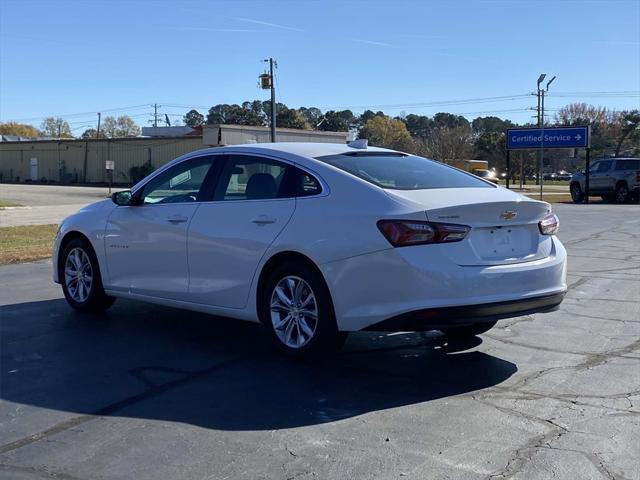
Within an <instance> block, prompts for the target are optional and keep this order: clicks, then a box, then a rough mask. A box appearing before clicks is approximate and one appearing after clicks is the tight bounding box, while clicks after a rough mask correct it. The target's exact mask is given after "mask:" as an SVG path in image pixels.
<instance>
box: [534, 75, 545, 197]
mask: <svg viewBox="0 0 640 480" xmlns="http://www.w3.org/2000/svg"><path fill="white" fill-rule="evenodd" d="M546 76H547V74H546V73H541V74H540V76H539V77H538V85H537V87H538V128H542V124H543V123H544V120H543V118H542V115H541V111H540V107H541V105H542V101H541V98H542V89H541V88H540V84H541V83H542V82H543V81H544V79H545V77H546ZM542 137H543V136H542V135H540V151H539V152H538V175H536V183H537V184H538V185H542V181H541V178H540V177H541V176H542ZM540 195H541V196H540V199H542V186H541V187H540Z"/></svg>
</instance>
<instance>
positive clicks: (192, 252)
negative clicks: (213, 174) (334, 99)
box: [188, 154, 295, 308]
mask: <svg viewBox="0 0 640 480" xmlns="http://www.w3.org/2000/svg"><path fill="white" fill-rule="evenodd" d="M294 171H295V167H294V166H293V165H289V164H286V163H283V162H279V161H275V160H272V159H268V158H263V157H259V156H253V155H239V154H232V155H228V157H227V159H226V163H225V166H224V168H223V169H222V171H221V174H220V178H219V182H218V185H217V188H216V191H215V195H214V200H213V201H211V202H206V203H203V204H202V205H201V206H200V208H199V209H198V211H197V212H196V213H195V215H194V217H193V220H192V222H191V224H190V226H189V253H188V255H189V269H190V280H189V297H190V299H191V301H192V302H196V303H201V304H207V305H213V306H218V307H227V308H243V307H245V306H246V304H247V298H248V295H249V289H250V287H251V283H252V280H253V276H254V274H255V272H256V269H257V266H258V264H259V263H260V259H261V258H262V256H263V255H264V254H265V252H266V251H267V249H268V248H269V246H270V245H271V244H272V243H273V241H274V240H275V239H276V237H277V236H278V234H279V233H280V232H281V231H282V230H283V229H284V227H285V226H286V225H287V222H288V221H289V219H290V218H291V216H292V215H293V212H294V209H295V195H294V193H293V192H292V188H290V183H291V181H290V178H291V175H293V173H294Z"/></svg>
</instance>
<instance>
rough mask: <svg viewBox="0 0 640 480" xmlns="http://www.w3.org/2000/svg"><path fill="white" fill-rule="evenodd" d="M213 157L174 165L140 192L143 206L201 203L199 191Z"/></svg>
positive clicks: (194, 159) (193, 159)
mask: <svg viewBox="0 0 640 480" xmlns="http://www.w3.org/2000/svg"><path fill="white" fill-rule="evenodd" d="M212 164H213V157H197V158H192V159H190V160H185V161H184V162H181V163H179V164H178V165H174V166H173V167H171V168H169V169H168V170H167V171H165V172H163V173H161V174H160V175H158V176H157V177H155V178H154V179H152V180H151V181H150V182H149V183H147V184H146V185H145V186H144V187H143V190H142V195H141V199H142V202H143V203H145V204H156V203H183V202H196V201H201V200H202V198H201V190H202V186H203V184H204V180H205V178H206V177H207V173H208V172H209V170H210V168H211V165H212Z"/></svg>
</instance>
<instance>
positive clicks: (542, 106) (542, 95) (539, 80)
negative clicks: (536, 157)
mask: <svg viewBox="0 0 640 480" xmlns="http://www.w3.org/2000/svg"><path fill="white" fill-rule="evenodd" d="M545 76H546V75H540V78H539V79H538V91H540V94H541V96H540V120H541V121H540V174H539V176H540V200H542V189H543V186H544V172H543V170H544V96H545V94H546V93H547V92H548V91H549V85H551V83H552V82H553V81H554V80H555V79H556V77H555V75H554V76H553V78H551V80H549V81H548V82H547V85H546V88H543V89H542V90H540V83H541V82H542V80H544V77H545ZM541 79H542V80H541Z"/></svg>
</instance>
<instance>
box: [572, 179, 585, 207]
mask: <svg viewBox="0 0 640 480" xmlns="http://www.w3.org/2000/svg"><path fill="white" fill-rule="evenodd" d="M569 192H570V193H571V200H572V201H573V203H582V202H583V201H584V192H583V191H582V188H580V184H579V183H572V184H571V187H570V188H569Z"/></svg>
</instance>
